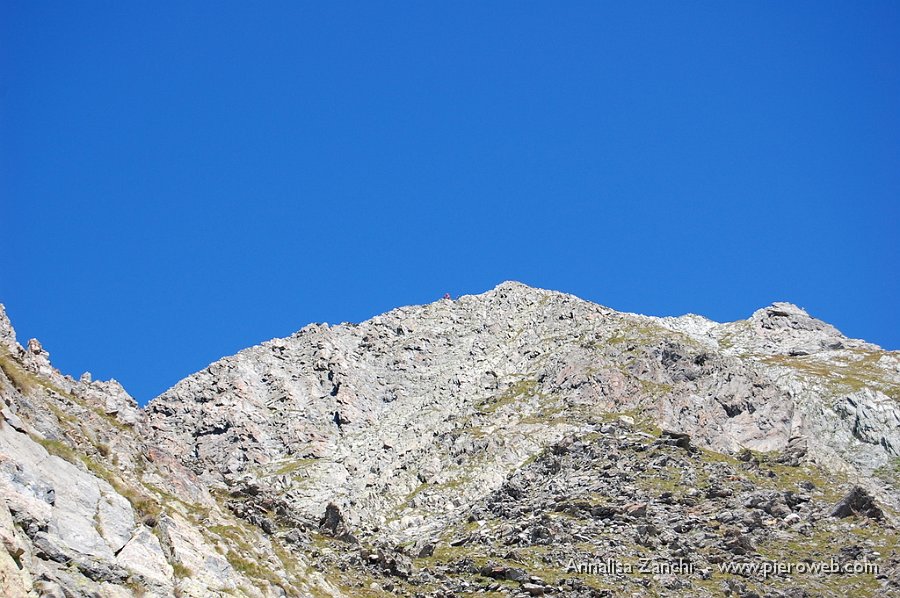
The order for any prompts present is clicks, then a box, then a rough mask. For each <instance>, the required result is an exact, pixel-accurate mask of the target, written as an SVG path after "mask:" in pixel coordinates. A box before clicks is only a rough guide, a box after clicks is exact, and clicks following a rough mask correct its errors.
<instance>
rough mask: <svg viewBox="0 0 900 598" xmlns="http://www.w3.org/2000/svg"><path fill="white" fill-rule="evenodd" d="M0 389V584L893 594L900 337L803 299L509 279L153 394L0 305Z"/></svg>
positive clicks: (273, 592)
mask: <svg viewBox="0 0 900 598" xmlns="http://www.w3.org/2000/svg"><path fill="white" fill-rule="evenodd" d="M0 393H2V398H3V403H2V410H0V414H2V416H3V417H2V420H0V422H2V424H3V425H2V427H0V496H2V500H0V542H2V546H3V548H4V550H0V588H3V590H4V595H8V596H43V595H47V596H197V597H200V596H226V595H239V596H245V595H246V596H386V595H400V596H435V597H438V596H456V595H470V594H471V595H474V594H480V595H495V596H541V595H548V596H617V595H624V596H631V595H634V596H644V595H682V596H720V595H734V596H744V597H748V598H749V597H752V596H844V595H860V596H864V595H871V596H881V595H892V594H894V595H900V546H898V537H900V536H898V530H897V527H896V526H897V513H898V509H900V494H898V477H900V402H898V401H900V354H898V353H897V352H891V351H884V350H882V349H880V348H879V347H877V346H875V345H872V344H869V343H866V342H863V341H859V340H854V339H849V338H846V337H845V336H844V335H842V334H841V333H840V332H839V331H838V330H836V329H835V328H834V327H832V326H830V325H828V324H826V323H824V322H821V321H819V320H817V319H815V318H813V317H811V316H810V315H809V314H807V313H806V312H805V311H803V310H802V309H800V308H798V307H796V306H794V305H791V304H787V303H775V304H773V305H771V306H768V307H765V308H763V309H760V310H758V311H757V312H755V313H754V314H752V315H751V316H750V317H749V318H748V319H747V320H743V321H738V322H732V323H725V324H720V323H716V322H712V321H710V320H708V319H705V318H703V317H700V316H695V315H687V316H682V317H678V318H654V317H647V316H641V315H635V314H627V313H620V312H616V311H613V310H611V309H608V308H605V307H602V306H600V305H596V304H593V303H590V302H586V301H583V300H580V299H578V298H576V297H573V296H571V295H565V294H562V293H557V292H552V291H545V290H539V289H534V288H530V287H527V286H525V285H521V284H518V283H504V284H502V285H500V286H498V287H497V288H495V289H493V290H492V291H489V292H487V293H484V294H482V295H475V296H464V297H460V298H458V299H456V300H447V299H445V300H441V301H437V302H435V303H432V304H428V305H422V306H413V307H404V308H399V309H396V310H393V311H391V312H389V313H386V314H384V315H381V316H377V317H375V318H372V319H371V320H368V321H366V322H363V323H361V324H341V325H338V326H329V325H327V324H314V325H310V326H307V327H305V328H303V329H302V330H300V331H299V332H297V333H296V334H294V335H292V336H291V337H288V338H284V339H275V340H272V341H269V342H266V343H263V344H261V345H258V346H255V347H251V348H249V349H246V350H244V351H242V352H240V353H238V354H237V355H234V356H232V357H226V358H224V359H221V360H219V361H217V362H216V363H214V364H211V365H210V366H209V367H207V368H206V369H205V370H203V371H201V372H198V373H196V374H194V375H192V376H190V377H188V378H186V379H185V380H182V381H181V382H179V383H178V384H176V385H175V386H174V387H172V388H171V389H170V390H168V391H167V392H165V393H164V394H163V395H161V396H160V397H158V398H156V399H155V400H153V401H152V402H151V403H150V404H149V405H147V407H146V408H144V409H140V408H138V406H137V405H136V403H135V402H134V400H133V399H132V398H131V397H130V396H129V395H128V394H127V393H126V392H125V390H124V389H123V388H122V387H121V386H120V385H119V384H118V383H116V382H115V381H110V382H97V381H92V380H91V378H90V376H89V375H84V376H82V377H81V378H80V379H79V380H75V379H73V378H71V377H69V376H65V375H62V374H61V373H60V372H58V371H57V370H56V369H54V368H53V367H52V365H51V364H50V361H49V356H48V354H47V352H46V351H45V350H44V349H43V348H42V347H41V345H40V343H39V342H37V341H36V340H32V341H30V342H29V343H27V346H26V347H22V346H20V345H19V344H18V342H17V340H16V337H15V333H14V332H13V329H12V326H11V325H10V324H9V321H8V320H7V319H6V316H5V313H4V312H2V310H0ZM832 569H834V570H833V571H832Z"/></svg>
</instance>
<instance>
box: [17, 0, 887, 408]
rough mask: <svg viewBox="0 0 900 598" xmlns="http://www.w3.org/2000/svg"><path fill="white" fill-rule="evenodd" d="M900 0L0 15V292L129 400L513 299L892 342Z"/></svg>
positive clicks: (142, 8)
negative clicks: (354, 328)
mask: <svg viewBox="0 0 900 598" xmlns="http://www.w3.org/2000/svg"><path fill="white" fill-rule="evenodd" d="M898 115H900V4H898V3H897V2H878V3H873V2H849V1H848V2H839V3H834V2H821V1H815V2H789V3H787V2H670V1H665V2H619V3H611V2H565V3H560V2H543V3H537V2H520V1H515V2H481V1H479V2H444V3H436V2H402V3H401V2H393V3H371V2H359V3H349V4H348V3H334V2H316V3H313V2H266V3H262V4H260V3H248V2H216V3H210V2H191V3H185V2H140V3H138V2H86V3H85V2H82V3H71V2H34V1H27V2H26V1H23V2H12V1H6V2H3V3H2V4H0V202H2V205H0V208H2V209H0V250H2V257H3V259H2V262H0V302H3V303H5V304H6V306H7V309H8V312H9V314H10V316H11V317H12V319H13V323H14V325H15V326H16V327H17V329H18V332H19V336H20V339H21V340H23V341H24V340H26V339H27V338H28V337H31V336H36V337H38V338H40V339H41V340H42V342H43V343H44V345H45V346H46V347H47V348H48V349H49V350H50V352H51V354H52V357H53V360H54V363H55V364H56V365H57V367H59V368H60V369H62V370H63V371H64V372H66V373H71V374H73V375H75V376H77V375H79V374H80V373H81V372H82V371H84V370H90V371H92V372H93V373H94V375H95V377H100V378H109V377H114V378H116V379H118V380H120V381H121V382H122V383H123V384H124V385H125V386H126V388H127V389H129V390H130V391H131V393H132V394H134V395H135V396H136V397H137V398H138V399H139V400H140V401H141V402H144V401H146V400H148V399H150V398H152V397H153V396H155V395H156V394H158V393H160V392H162V391H163V390H165V389H166V388H167V387H169V386H170V385H172V384H173V383H175V382H176V381H177V380H179V379H180V378H182V377H183V376H185V375H187V374H190V373H191V372H193V371H196V370H198V369H201V368H203V367H205V366H206V365H207V364H208V363H209V362H211V361H213V360H215V359H218V358H219V357H221V356H224V355H228V354H231V353H234V352H236V351H238V350H239V349H241V348H243V347H245V346H248V345H251V344H254V343H257V342H260V341H263V340H266V339H269V338H271V337H275V336H286V335H289V334H291V333H292V332H294V331H295V330H297V329H299V328H300V327H302V326H303V325H305V324H307V323H308V322H311V321H328V322H331V323H337V322H341V321H359V320H363V319H366V318H368V317H370V316H372V315H375V314H377V313H380V312H382V311H385V310H387V309H390V308H392V307H395V306H398V305H404V304H411V303H423V302H428V301H432V300H435V299H437V298H439V297H440V296H441V295H443V294H444V293H445V292H449V293H452V294H454V295H458V294H463V293H475V292H482V291H485V290H487V289H489V288H492V287H493V286H495V285H496V284H497V283H499V282H501V281H503V280H506V279H516V280H521V281H523V282H526V283H528V284H531V285H535V286H541V287H547V288H553V289H558V290H562V291H567V292H571V293H575V294H577V295H579V296H581V297H584V298H586V299H590V300H593V301H596V302H599V303H602V304H605V305H608V306H611V307H613V308H616V309H620V310H627V311H637V312H642V313H648V314H654V315H677V314H682V313H685V312H696V313H701V314H704V315H706V316H709V317H712V318H714V319H717V320H735V319H739V318H744V317H746V316H747V315H749V314H750V313H751V312H752V311H753V310H755V309H757V308H759V307H761V306H763V305H767V304H768V303H771V302H772V301H777V300H787V301H792V302H795V303H797V304H799V305H802V306H804V307H806V308H807V309H808V310H809V311H810V312H811V313H813V314H814V315H816V316H819V317H821V318H823V319H825V320H827V321H830V322H832V323H834V324H835V325H836V326H838V327H839V328H840V329H842V330H843V331H844V332H845V333H847V334H849V335H851V336H856V337H863V338H866V339H868V340H871V341H873V342H876V343H879V344H881V345H883V346H886V347H888V348H892V349H897V348H900V316H898V311H900V309H898V306H900V301H898V278H900V277H898V257H900V256H898V226H900V225H898V221H900V218H898V216H900V207H898V200H900V116H898Z"/></svg>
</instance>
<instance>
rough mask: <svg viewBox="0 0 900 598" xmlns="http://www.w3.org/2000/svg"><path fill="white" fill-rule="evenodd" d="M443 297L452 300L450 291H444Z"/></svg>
mask: <svg viewBox="0 0 900 598" xmlns="http://www.w3.org/2000/svg"><path fill="white" fill-rule="evenodd" d="M444 299H449V300H450V301H453V297H451V296H450V293H444Z"/></svg>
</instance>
